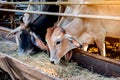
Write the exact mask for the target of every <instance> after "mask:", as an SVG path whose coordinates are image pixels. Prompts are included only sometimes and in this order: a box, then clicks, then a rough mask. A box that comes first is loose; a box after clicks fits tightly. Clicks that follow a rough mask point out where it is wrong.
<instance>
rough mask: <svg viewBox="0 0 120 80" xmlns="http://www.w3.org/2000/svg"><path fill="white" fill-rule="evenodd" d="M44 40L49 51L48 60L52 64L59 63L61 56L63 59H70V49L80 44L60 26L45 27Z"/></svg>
mask: <svg viewBox="0 0 120 80" xmlns="http://www.w3.org/2000/svg"><path fill="white" fill-rule="evenodd" d="M46 42H47V45H48V48H49V51H50V61H51V63H54V64H57V63H59V62H60V59H61V58H62V57H63V56H65V60H70V58H71V56H72V53H71V52H70V51H71V50H72V49H74V48H77V47H80V46H81V45H80V44H79V42H78V41H77V40H75V39H74V38H73V37H72V36H70V35H69V34H67V33H66V31H65V30H64V29H62V28H60V27H53V28H48V29H47V34H46Z"/></svg>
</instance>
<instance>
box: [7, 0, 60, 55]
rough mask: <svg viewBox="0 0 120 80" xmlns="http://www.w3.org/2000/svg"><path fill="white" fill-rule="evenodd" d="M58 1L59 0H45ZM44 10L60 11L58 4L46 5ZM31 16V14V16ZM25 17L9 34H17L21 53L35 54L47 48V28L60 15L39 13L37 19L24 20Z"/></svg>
mask: <svg viewBox="0 0 120 80" xmlns="http://www.w3.org/2000/svg"><path fill="white" fill-rule="evenodd" d="M44 1H46V2H47V1H48V2H50V1H57V0H44ZM42 11H45V12H59V6H57V5H44V7H43V9H42ZM29 17H30V16H29ZM24 19H25V18H24V17H23V18H21V20H20V26H19V27H17V28H16V29H14V30H13V31H11V32H10V33H9V34H8V35H7V36H10V35H15V36H16V42H17V45H18V51H19V54H23V53H27V54H33V53H35V52H36V51H39V50H47V47H46V46H45V44H44V42H45V35H46V30H47V28H49V27H52V26H53V25H54V24H55V22H57V20H58V16H52V15H43V14H41V15H39V16H38V17H37V18H36V19H35V20H33V21H32V20H31V19H28V20H26V21H24Z"/></svg>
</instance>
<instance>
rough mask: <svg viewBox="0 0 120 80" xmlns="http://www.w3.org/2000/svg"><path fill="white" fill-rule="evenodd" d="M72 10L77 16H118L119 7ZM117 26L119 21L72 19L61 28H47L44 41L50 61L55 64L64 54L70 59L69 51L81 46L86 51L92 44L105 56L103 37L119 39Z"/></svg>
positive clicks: (109, 6) (104, 6)
mask: <svg viewBox="0 0 120 80" xmlns="http://www.w3.org/2000/svg"><path fill="white" fill-rule="evenodd" d="M88 1H89V0H88ZM74 8H75V9H73V10H76V9H77V10H76V13H79V14H95V15H111V16H120V12H119V11H120V5H79V6H78V5H77V6H76V7H74ZM59 25H62V23H60V24H59ZM119 26H120V21H115V20H103V19H88V18H74V19H72V21H69V23H67V24H66V25H64V26H62V27H61V26H60V27H57V28H52V29H51V28H49V29H48V30H47V34H46V41H47V44H48V48H49V50H50V61H51V62H52V63H54V64H57V63H59V61H60V59H61V58H62V57H63V56H65V55H66V54H67V55H68V56H67V58H68V59H70V58H71V54H68V52H69V51H70V50H72V49H74V48H76V47H79V46H80V44H81V45H82V49H83V50H85V51H87V48H88V45H89V44H93V43H94V42H95V43H96V44H97V47H98V48H99V50H100V53H101V55H102V56H106V51H105V43H104V41H105V37H106V36H109V37H116V38H120V29H119Z"/></svg>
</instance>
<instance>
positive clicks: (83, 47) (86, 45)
mask: <svg viewBox="0 0 120 80" xmlns="http://www.w3.org/2000/svg"><path fill="white" fill-rule="evenodd" d="M87 49H88V44H87V43H84V44H83V45H82V50H84V51H87Z"/></svg>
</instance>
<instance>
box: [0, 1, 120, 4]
mask: <svg viewBox="0 0 120 80" xmlns="http://www.w3.org/2000/svg"><path fill="white" fill-rule="evenodd" d="M0 4H49V5H71V4H72V5H80V4H86V5H91V4H92V5H96V4H97V5H98V4H100V5H120V1H99V0H97V1H95V0H94V1H76V2H61V1H57V2H0Z"/></svg>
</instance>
